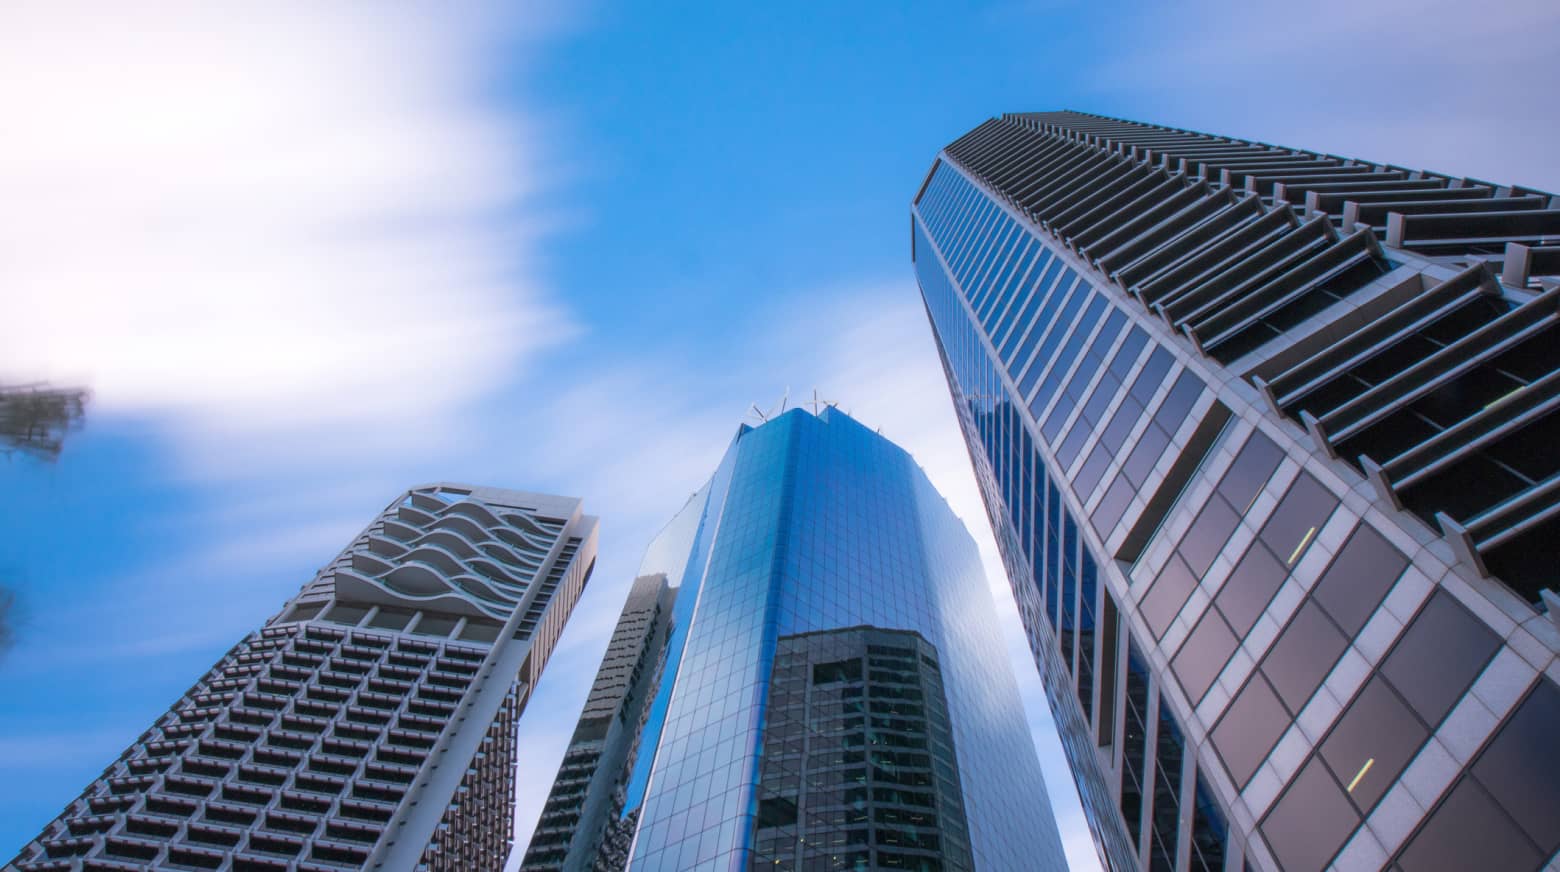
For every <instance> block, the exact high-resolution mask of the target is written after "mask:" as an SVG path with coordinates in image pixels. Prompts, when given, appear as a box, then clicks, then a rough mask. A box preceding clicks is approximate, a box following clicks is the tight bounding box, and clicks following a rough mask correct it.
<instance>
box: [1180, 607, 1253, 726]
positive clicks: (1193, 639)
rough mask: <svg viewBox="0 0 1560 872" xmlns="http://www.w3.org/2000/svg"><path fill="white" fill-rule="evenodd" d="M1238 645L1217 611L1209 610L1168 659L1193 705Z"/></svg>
mask: <svg viewBox="0 0 1560 872" xmlns="http://www.w3.org/2000/svg"><path fill="white" fill-rule="evenodd" d="M1238 644H1239V643H1238V641H1237V640H1236V638H1235V634H1234V633H1233V632H1231V631H1230V626H1229V624H1227V623H1225V622H1224V618H1222V617H1220V616H1219V613H1218V611H1217V610H1215V609H1209V610H1208V611H1207V612H1205V613H1204V614H1203V616H1202V620H1200V621H1198V622H1197V626H1196V628H1194V629H1193V630H1192V632H1191V635H1189V636H1187V637H1186V641H1185V642H1184V643H1182V645H1181V650H1180V651H1178V652H1176V655H1175V659H1174V660H1172V661H1171V667H1172V668H1173V669H1174V670H1175V676H1176V678H1178V679H1180V682H1181V688H1182V689H1183V690H1185V691H1186V697H1187V699H1190V700H1191V701H1192V705H1196V704H1197V703H1199V702H1201V701H1202V698H1203V694H1205V693H1207V692H1208V688H1209V687H1211V686H1212V685H1213V682H1214V680H1215V679H1217V678H1218V677H1219V673H1220V672H1223V671H1224V664H1226V663H1228V662H1229V660H1230V655H1231V654H1233V653H1235V648H1236V647H1237V645H1238Z"/></svg>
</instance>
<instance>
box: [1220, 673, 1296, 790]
mask: <svg viewBox="0 0 1560 872" xmlns="http://www.w3.org/2000/svg"><path fill="white" fill-rule="evenodd" d="M1287 729H1289V714H1288V712H1285V711H1284V706H1283V704H1282V703H1280V702H1279V701H1278V695H1277V694H1275V693H1273V689H1272V688H1271V687H1269V686H1268V683H1267V681H1266V680H1265V679H1263V678H1262V676H1261V675H1254V676H1252V678H1251V680H1250V681H1248V682H1246V686H1245V687H1244V688H1242V689H1241V692H1240V693H1238V694H1236V695H1235V699H1233V700H1231V701H1230V705H1229V707H1228V708H1226V709H1225V710H1224V717H1222V718H1220V719H1219V723H1218V725H1217V726H1215V727H1214V728H1213V747H1214V748H1215V749H1216V750H1218V752H1219V759H1221V760H1223V761H1224V768H1225V770H1226V771H1228V772H1229V773H1230V779H1231V780H1232V781H1234V782H1235V784H1236V786H1237V787H1238V788H1240V789H1245V787H1246V782H1248V781H1250V780H1251V776H1252V775H1254V774H1256V771H1257V768H1258V767H1259V766H1261V765H1262V761H1263V760H1266V759H1267V755H1268V752H1270V751H1272V750H1273V746H1274V745H1276V744H1277V743H1278V740H1279V739H1280V738H1282V737H1283V735H1284V731H1285V730H1287Z"/></svg>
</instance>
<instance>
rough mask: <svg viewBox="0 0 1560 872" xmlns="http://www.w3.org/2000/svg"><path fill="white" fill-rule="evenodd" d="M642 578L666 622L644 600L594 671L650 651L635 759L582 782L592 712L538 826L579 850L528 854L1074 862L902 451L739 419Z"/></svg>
mask: <svg viewBox="0 0 1560 872" xmlns="http://www.w3.org/2000/svg"><path fill="white" fill-rule="evenodd" d="M640 575H641V576H642V578H641V580H640V582H639V584H641V585H643V584H648V582H647V581H646V580H645V579H649V578H655V579H659V578H665V579H667V583H668V584H669V585H670V586H671V587H672V588H673V589H674V590H675V600H674V601H673V602H674V603H675V605H673V607H672V608H671V610H670V613H669V624H668V625H667V627H666V630H665V633H664V636H661V635H660V631H659V630H651V631H649V632H646V631H644V630H643V629H642V626H643V625H642V624H640V623H638V622H637V620H636V619H634V618H633V617H632V615H634V614H642V613H645V611H646V608H647V607H648V606H647V605H646V606H639V607H635V605H634V601H633V600H631V602H630V607H629V608H628V609H626V610H625V612H624V623H621V624H620V625H619V632H618V634H617V635H615V636H614V638H613V649H610V650H609V652H608V657H607V660H606V661H605V662H604V664H603V669H602V675H603V676H605V675H607V673H608V670H609V668H611V669H615V670H616V671H617V672H619V673H621V672H623V670H624V668H625V667H626V665H627V664H628V663H629V662H630V660H631V659H632V660H634V661H635V662H639V663H641V664H642V665H640V666H639V667H638V668H639V669H640V670H641V672H640V674H641V675H642V676H645V677H646V678H647V684H646V692H645V696H644V698H643V700H642V702H639V703H636V705H638V706H643V708H642V709H630V708H625V707H621V706H618V707H615V708H613V709H612V711H615V712H617V713H618V717H620V718H623V719H624V720H625V722H627V723H634V724H635V725H636V726H637V727H638V736H637V753H629V754H627V755H625V756H623V757H622V758H621V760H622V762H621V763H618V762H616V759H617V758H615V759H614V764H613V765H614V766H616V767H619V768H618V769H617V771H615V772H610V771H608V772H598V773H597V774H596V775H594V776H593V775H591V773H590V772H589V771H588V770H589V769H590V767H594V766H596V765H597V764H596V760H597V759H601V760H604V759H606V755H605V754H601V755H600V756H597V751H596V748H597V747H598V746H595V745H591V744H590V741H591V738H590V737H591V735H592V734H593V733H592V730H593V729H594V728H593V727H591V722H592V721H593V720H595V719H597V718H598V717H599V716H600V715H601V714H604V713H606V711H607V710H606V709H605V708H602V709H600V710H598V709H596V708H592V707H587V711H586V716H585V718H584V719H582V720H581V729H580V731H579V732H576V734H575V736H576V744H575V746H571V755H572V754H573V751H574V748H575V747H579V748H581V750H584V751H587V752H588V753H587V754H583V755H581V756H580V758H579V759H580V760H582V761H585V762H587V763H588V764H589V765H588V766H586V767H573V766H572V764H571V760H570V759H569V758H566V759H565V763H564V770H563V771H561V772H560V773H559V779H558V782H557V784H556V785H555V788H554V793H553V798H552V799H551V800H549V803H548V810H547V811H546V812H544V815H543V820H542V825H541V827H539V830H538V831H539V832H541V833H547V834H550V833H552V832H554V830H555V829H556V830H561V831H566V832H569V833H571V835H572V839H573V841H572V843H571V844H572V845H573V850H572V851H571V852H570V853H569V855H568V859H567V860H566V861H565V860H563V859H562V858H560V857H559V856H558V853H557V852H556V848H557V846H558V845H559V844H561V843H562V842H563V839H550V840H549V841H547V842H546V843H545V844H544V845H543V846H542V847H541V848H538V847H537V846H536V845H535V843H533V850H532V853H531V854H529V855H528V857H527V866H528V867H531V868H536V869H538V870H540V869H544V868H545V869H557V868H563V869H566V870H569V872H574V870H579V869H589V868H592V867H591V865H589V864H590V863H595V864H597V865H596V866H595V868H598V869H621V868H623V863H624V861H625V860H626V861H627V866H628V868H629V869H632V870H634V872H661V870H665V872H681V870H704V872H712V870H731V872H738V870H740V872H749V870H760V869H761V870H766V872H768V870H811V869H868V868H870V869H919V870H931V869H941V870H947V872H955V870H974V869H980V870H1009V869H1026V870H1040V872H1060V870H1062V869H1064V868H1065V865H1066V864H1065V860H1064V859H1063V856H1062V850H1061V840H1060V837H1059V835H1058V833H1057V830H1056V826H1055V823H1054V820H1053V817H1052V812H1051V808H1050V801H1049V799H1048V798H1047V796H1046V792H1045V786H1044V784H1043V783H1042V782H1041V778H1040V767H1039V762H1038V760H1037V759H1036V756H1035V751H1034V744H1033V742H1032V740H1031V738H1030V735H1029V731H1028V729H1027V727H1026V724H1025V720H1024V714H1023V709H1022V708H1021V706H1020V702H1019V698H1018V691H1017V686H1016V685H1015V683H1014V681H1013V677H1012V673H1011V672H1010V671H1009V666H1008V662H1007V659H1006V657H1005V655H1004V648H1003V645H1002V643H1001V640H1000V638H999V636H998V632H997V630H996V628H995V623H994V620H993V613H992V607H991V598H990V593H989V591H988V590H987V588H986V583H985V579H984V577H983V575H982V572H981V568H980V560H979V558H978V556H977V554H976V551H975V545H974V542H973V541H972V540H971V539H970V536H969V533H968V532H967V531H966V530H965V529H964V527H963V525H962V524H961V523H960V522H959V520H958V519H957V518H956V517H955V516H954V515H953V513H952V512H951V511H950V510H949V508H948V506H947V504H946V503H945V502H944V501H943V499H942V497H941V496H939V495H938V493H937V492H936V490H934V489H933V488H932V485H931V483H930V482H929V481H928V480H927V478H926V476H925V474H924V473H922V472H921V470H920V468H919V467H917V466H916V465H915V462H914V461H913V460H911V458H910V456H909V455H907V454H906V453H905V452H904V451H903V450H901V449H900V448H898V447H896V446H895V445H893V444H892V443H891V442H889V441H888V440H887V439H884V438H883V437H882V436H879V435H877V434H876V433H874V432H872V431H871V430H868V429H867V428H865V427H863V426H861V425H860V424H858V423H857V422H856V421H854V420H852V419H851V418H850V417H848V416H846V415H844V414H842V413H840V412H839V411H837V410H834V409H827V410H824V411H823V412H822V414H820V415H818V416H816V417H814V416H813V415H809V414H807V413H805V412H803V411H800V410H793V411H791V412H787V413H785V414H783V415H780V416H779V417H777V418H774V419H772V420H770V421H768V422H766V423H764V424H763V425H762V426H759V427H757V428H748V427H742V428H741V429H740V431H739V432H738V434H737V437H736V439H735V440H734V441H733V443H732V445H731V447H730V449H729V450H728V451H727V452H726V456H725V459H724V460H722V461H721V464H720V466H719V467H718V468H717V470H716V471H715V474H714V477H713V478H712V479H711V480H710V481H709V482H708V483H707V484H706V485H705V486H704V487H703V488H702V489H701V490H699V492H698V493H696V494H694V495H693V497H692V498H690V500H689V501H688V503H687V505H686V506H685V507H684V508H683V510H682V511H681V512H680V513H679V514H678V515H677V516H676V518H674V519H673V520H672V522H671V523H670V524H668V525H667V527H666V529H665V530H664V531H663V532H662V533H661V534H660V536H659V537H658V538H657V539H656V540H655V541H654V542H653V543H652V544H651V546H650V549H649V551H648V553H647V554H646V556H645V560H644V563H643V564H642V565H641V567H640ZM634 596H635V597H638V598H639V601H640V602H642V603H645V604H648V603H649V602H651V601H652V600H651V597H650V591H649V589H648V588H646V589H644V590H641V588H640V587H639V586H638V585H636V588H635V594H634ZM664 596H665V595H664V594H663V595H661V597H664ZM658 599H660V601H662V602H664V601H665V600H664V599H661V598H660V597H658ZM657 620H660V618H658V619H657ZM625 627H627V628H628V629H625ZM647 639H648V640H652V641H649V642H644V641H641V640H647ZM620 641H622V643H623V644H622V645H621V650H620V652H619V653H620V655H621V656H618V655H615V654H614V653H613V651H614V650H618V649H619V648H620V646H619V642H620ZM647 652H648V653H647ZM651 663H656V664H658V666H657V667H656V668H654V669H652V668H651V667H650V665H649V664H651ZM630 674H632V673H630ZM604 684H613V685H617V686H625V687H631V688H632V687H634V684H633V682H616V681H613V680H610V679H608V680H606V681H604V680H603V679H602V678H600V677H598V680H597V689H596V690H601V689H602V688H603V685H604ZM631 693H637V691H631ZM599 697H600V698H601V699H608V698H612V697H613V695H612V694H610V693H602V694H599ZM591 698H592V700H593V701H595V700H597V699H598V693H597V692H596V691H593V692H592V697H591ZM636 710H637V711H642V712H643V714H642V716H636V715H635V713H634V712H635V711H636ZM610 741H611V739H610V738H609V742H610ZM617 741H618V742H619V745H620V746H624V745H628V744H630V743H629V742H628V741H627V739H626V738H620V739H618V740H617ZM609 753H615V752H612V751H611V750H610V748H609ZM587 782H588V787H586V788H585V793H584V796H583V798H581V797H580V796H578V795H576V794H574V793H573V791H574V790H575V787H574V785H576V784H584V783H587ZM593 804H595V805H598V806H599V805H607V804H610V805H611V806H612V807H613V808H612V812H613V818H614V820H609V821H608V822H607V824H606V825H605V826H602V825H601V824H599V823H596V822H594V821H591V822H589V823H588V824H586V823H585V822H586V821H587V818H588V815H589V812H588V811H587V812H586V813H585V814H584V815H582V816H580V817H578V818H575V817H573V809H575V808H584V809H589V808H591V807H592V806H593ZM576 820H577V821H579V822H580V823H579V824H578V825H577V826H576V824H575V821H576ZM625 848H626V849H627V850H626V851H625V850H624V849H625ZM544 862H545V864H546V865H544ZM533 864H534V865H533Z"/></svg>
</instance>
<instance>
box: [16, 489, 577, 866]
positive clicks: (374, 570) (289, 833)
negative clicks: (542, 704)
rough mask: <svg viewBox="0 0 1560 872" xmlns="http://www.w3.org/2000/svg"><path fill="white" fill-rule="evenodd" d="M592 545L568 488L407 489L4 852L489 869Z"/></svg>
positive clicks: (509, 825) (58, 861)
mask: <svg viewBox="0 0 1560 872" xmlns="http://www.w3.org/2000/svg"><path fill="white" fill-rule="evenodd" d="M595 556H596V519H595V518H593V517H590V516H587V515H584V514H582V513H581V511H580V502H579V500H575V499H569V498H565V497H555V496H546V495H542V494H532V493H522V492H518V491H508V490H499V489H496V488H484V487H470V486H465V485H454V484H435V485H428V486H424V487H418V488H414V489H412V490H410V491H407V492H406V493H404V494H402V495H401V496H400V497H398V498H397V499H396V500H395V502H393V503H391V504H390V505H389V506H388V507H387V508H386V509H385V510H384V511H383V512H382V513H381V514H380V515H379V516H378V517H377V518H375V519H374V521H373V523H371V524H370V525H369V526H368V528H367V529H365V530H364V531H363V533H362V534H361V535H359V536H358V537H357V539H356V540H354V541H353V542H352V544H351V545H349V546H348V547H347V548H346V549H345V550H344V551H342V552H341V554H340V556H338V557H337V558H336V559H335V560H334V561H332V562H331V563H330V564H329V565H328V566H326V567H325V568H324V569H322V570H321V571H320V573H319V574H318V575H316V576H315V578H314V579H313V580H312V581H310V582H309V583H308V584H307V585H305V586H304V588H303V590H302V591H301V592H300V593H299V594H298V595H297V596H296V597H294V598H293V599H292V600H290V601H289V602H288V603H287V604H286V605H285V606H284V607H283V608H282V610H281V612H279V613H278V614H277V615H276V616H274V617H273V618H271V619H270V620H269V621H267V622H266V623H265V625H264V626H263V627H262V628H260V629H259V630H257V631H255V632H253V633H251V634H249V635H248V636H246V637H245V638H244V639H243V640H241V641H240V642H239V643H238V644H237V645H235V646H234V647H233V648H232V649H231V650H230V651H228V653H227V654H225V655H223V657H222V658H221V659H220V660H219V661H218V662H217V663H216V665H214V666H213V667H212V668H211V670H210V671H209V672H207V673H206V674H205V675H204V676H202V677H201V678H200V680H198V681H197V682H196V683H195V685H194V686H193V687H191V688H190V690H189V691H188V692H187V693H185V695H184V696H183V697H182V698H181V699H180V700H179V701H177V702H176V703H174V705H173V706H172V708H170V709H169V711H168V713H167V714H165V715H163V716H162V717H160V718H158V719H157V721H156V723H154V724H153V725H152V726H151V728H150V729H148V730H147V731H146V732H145V733H143V734H142V735H141V737H140V738H139V739H137V740H136V741H135V743H134V744H132V745H131V746H130V747H129V748H127V749H126V750H125V752H124V753H123V754H121V755H120V757H119V759H118V760H115V761H114V762H113V763H111V764H109V766H108V768H107V769H105V770H104V772H103V774H102V776H100V777H99V778H98V779H97V780H96V781H94V782H93V783H92V784H90V785H89V786H88V787H87V789H86V790H85V791H84V792H83V793H82V794H81V796H80V798H78V799H76V800H75V801H74V802H72V803H71V804H70V805H69V806H68V807H66V809H65V811H64V812H63V813H62V814H61V815H60V816H59V817H58V818H57V819H56V820H55V821H54V822H53V823H51V824H49V825H48V826H47V827H45V828H44V831H43V833H42V834H41V835H39V836H38V838H37V839H35V840H33V841H32V842H30V843H29V844H28V845H27V846H25V847H24V848H23V849H22V852H21V854H20V855H19V856H18V857H17V858H16V859H15V860H14V861H13V863H14V866H15V868H17V869H19V870H23V872H43V870H66V869H84V870H114V869H145V868H149V867H156V868H176V869H220V870H233V872H245V870H284V869H296V870H326V869H358V868H366V869H384V870H405V869H413V868H418V869H428V870H449V872H454V870H482V869H488V870H497V869H501V868H502V867H503V864H504V862H505V860H506V858H507V857H508V855H509V850H510V841H511V838H512V832H513V816H514V762H515V750H516V749H515V721H516V719H517V718H519V717H520V714H521V712H522V711H523V710H524V708H525V704H526V701H527V700H528V699H529V697H530V692H531V689H532V688H533V687H534V686H535V684H536V681H537V679H538V677H540V675H541V672H542V668H543V667H544V666H545V665H546V663H547V658H548V656H549V655H550V654H551V653H552V649H553V645H554V644H555V643H556V642H557V639H558V635H559V633H561V632H562V630H563V624H564V621H565V620H566V619H567V618H568V616H569V612H570V611H571V610H572V609H573V607H574V603H575V602H576V601H577V600H578V599H579V595H580V591H581V590H582V589H583V588H584V586H585V583H586V580H587V579H588V578H589V576H590V571H591V568H592V566H593V564H594V562H595Z"/></svg>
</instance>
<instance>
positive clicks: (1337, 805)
mask: <svg viewBox="0 0 1560 872" xmlns="http://www.w3.org/2000/svg"><path fill="white" fill-rule="evenodd" d="M1320 763H1321V761H1320V760H1317V759H1316V758H1314V757H1313V758H1312V759H1311V762H1310V763H1308V764H1306V766H1305V768H1304V769H1301V770H1300V774H1299V775H1296V776H1295V779H1294V781H1292V782H1291V783H1290V785H1289V789H1288V790H1286V791H1284V795H1283V796H1282V797H1280V798H1279V800H1278V802H1277V803H1275V804H1274V806H1273V810H1272V811H1271V812H1268V816H1267V818H1266V819H1264V820H1263V821H1262V835H1263V837H1264V838H1266V839H1267V843H1268V847H1270V848H1272V849H1273V854H1274V856H1275V857H1276V858H1277V859H1278V862H1279V864H1280V865H1281V866H1283V868H1285V869H1287V870H1294V872H1301V870H1312V869H1321V868H1323V867H1325V866H1326V865H1327V863H1328V862H1329V861H1330V860H1332V857H1333V855H1334V854H1336V853H1338V849H1339V848H1341V847H1343V843H1344V841H1345V840H1347V839H1348V837H1349V834H1350V833H1352V832H1354V828H1355V827H1356V826H1357V825H1358V824H1359V822H1360V816H1359V815H1358V814H1356V813H1355V811H1354V809H1353V808H1351V807H1350V806H1349V801H1348V800H1347V799H1345V798H1344V795H1343V791H1342V790H1341V789H1339V787H1338V785H1337V783H1336V782H1334V781H1333V780H1332V778H1331V777H1330V776H1329V775H1328V774H1327V772H1326V770H1325V769H1323V767H1322V766H1321V765H1320Z"/></svg>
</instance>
